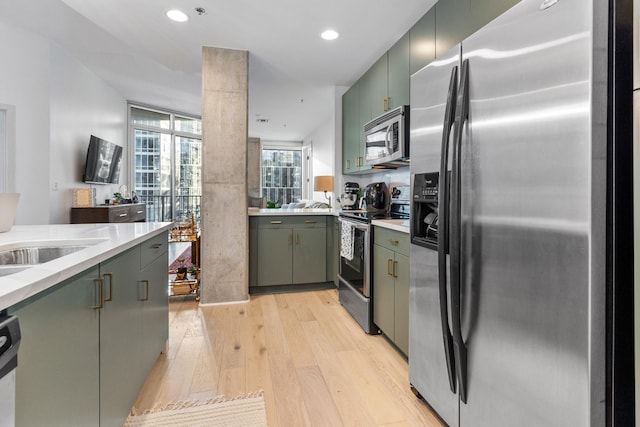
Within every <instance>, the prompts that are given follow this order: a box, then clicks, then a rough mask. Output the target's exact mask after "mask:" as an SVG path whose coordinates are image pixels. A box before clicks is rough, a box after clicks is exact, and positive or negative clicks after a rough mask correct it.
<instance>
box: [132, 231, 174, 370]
mask: <svg viewBox="0 0 640 427" xmlns="http://www.w3.org/2000/svg"><path fill="white" fill-rule="evenodd" d="M165 240H166V236H165ZM166 246H167V245H166V244H165V248H166ZM168 265H169V260H168V256H167V251H166V250H165V251H164V252H163V253H162V254H161V255H160V256H158V257H157V258H156V259H155V260H154V261H153V262H151V263H150V264H148V265H146V266H144V268H142V270H141V271H140V276H139V282H138V285H139V300H140V306H141V310H142V315H141V317H142V334H141V337H140V341H141V344H142V351H141V364H142V377H143V379H146V377H147V376H148V375H149V372H151V368H153V365H154V363H155V362H156V359H157V358H158V356H159V355H160V353H161V352H162V350H163V349H164V346H165V344H166V342H167V339H169V290H168V276H169V273H168Z"/></svg>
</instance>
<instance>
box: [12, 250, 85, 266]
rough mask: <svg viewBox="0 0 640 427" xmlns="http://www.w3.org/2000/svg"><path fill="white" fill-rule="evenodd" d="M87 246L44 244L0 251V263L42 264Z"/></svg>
mask: <svg viewBox="0 0 640 427" xmlns="http://www.w3.org/2000/svg"><path fill="white" fill-rule="evenodd" d="M85 248H87V246H44V247H31V248H18V249H9V250H5V251H0V265H33V264H43V263H45V262H49V261H52V260H54V259H56V258H60V257H63V256H65V255H69V254H72V253H74V252H78V251H79V250H82V249H85Z"/></svg>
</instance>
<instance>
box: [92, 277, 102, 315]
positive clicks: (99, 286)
mask: <svg viewBox="0 0 640 427" xmlns="http://www.w3.org/2000/svg"><path fill="white" fill-rule="evenodd" d="M93 284H94V285H96V284H97V285H98V295H99V298H98V299H99V300H100V304H98V305H92V306H91V308H94V309H101V308H102V307H104V279H93Z"/></svg>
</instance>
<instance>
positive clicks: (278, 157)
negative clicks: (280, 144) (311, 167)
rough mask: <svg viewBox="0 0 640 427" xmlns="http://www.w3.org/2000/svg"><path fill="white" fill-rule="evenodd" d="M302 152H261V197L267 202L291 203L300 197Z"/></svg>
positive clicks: (269, 150)
mask: <svg viewBox="0 0 640 427" xmlns="http://www.w3.org/2000/svg"><path fill="white" fill-rule="evenodd" d="M301 177H302V151H301V150H296V149H291V150H278V149H264V150H263V151H262V185H263V187H262V195H263V196H264V197H266V199H267V201H270V202H276V201H280V203H283V204H285V203H287V204H288V203H292V202H296V201H298V200H299V199H300V198H301V197H302V179H301Z"/></svg>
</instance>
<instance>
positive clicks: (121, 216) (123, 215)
mask: <svg viewBox="0 0 640 427" xmlns="http://www.w3.org/2000/svg"><path fill="white" fill-rule="evenodd" d="M127 215H128V214H126V213H121V214H120V218H123V217H125V216H127Z"/></svg>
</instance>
